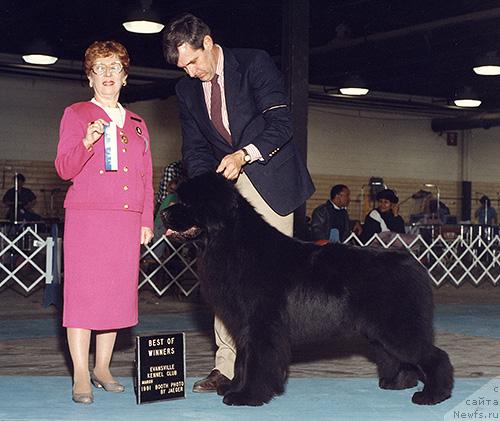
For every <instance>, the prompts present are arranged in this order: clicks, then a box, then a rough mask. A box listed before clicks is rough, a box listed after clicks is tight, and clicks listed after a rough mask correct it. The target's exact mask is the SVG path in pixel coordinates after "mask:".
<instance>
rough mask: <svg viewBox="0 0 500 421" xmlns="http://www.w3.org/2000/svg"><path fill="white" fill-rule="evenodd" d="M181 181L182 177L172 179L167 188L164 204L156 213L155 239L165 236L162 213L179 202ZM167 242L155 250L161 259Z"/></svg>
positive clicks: (162, 203)
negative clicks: (178, 190)
mask: <svg viewBox="0 0 500 421" xmlns="http://www.w3.org/2000/svg"><path fill="white" fill-rule="evenodd" d="M180 181H181V177H176V178H173V179H171V180H170V181H169V182H168V183H167V186H166V190H165V193H166V195H165V197H164V198H163V200H162V202H161V203H160V207H159V208H158V210H157V211H156V214H155V221H154V224H155V229H154V234H155V236H154V238H155V239H156V240H159V239H160V238H161V237H162V235H163V234H165V227H164V226H163V223H162V220H161V211H162V210H163V209H165V208H167V207H169V206H170V205H173V204H174V203H175V202H177V193H176V191H177V186H178V185H179V182H180ZM165 246H166V244H165V241H161V242H160V243H159V244H158V245H157V246H156V247H155V248H154V252H155V254H156V256H158V257H159V258H161V257H163V254H164V251H165Z"/></svg>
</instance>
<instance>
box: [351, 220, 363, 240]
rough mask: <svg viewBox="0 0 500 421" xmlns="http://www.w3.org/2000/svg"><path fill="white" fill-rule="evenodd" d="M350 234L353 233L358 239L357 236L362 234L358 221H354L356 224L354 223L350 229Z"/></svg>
mask: <svg viewBox="0 0 500 421" xmlns="http://www.w3.org/2000/svg"><path fill="white" fill-rule="evenodd" d="M352 232H353V233H354V234H356V235H357V236H358V237H359V236H360V235H361V233H362V232H363V227H362V226H361V224H360V223H359V222H358V221H356V222H355V223H354V226H353V227H352Z"/></svg>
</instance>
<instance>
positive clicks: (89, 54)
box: [83, 41, 130, 75]
mask: <svg viewBox="0 0 500 421" xmlns="http://www.w3.org/2000/svg"><path fill="white" fill-rule="evenodd" d="M113 54H116V56H117V57H118V59H119V60H120V62H121V64H122V66H123V71H124V72H125V74H126V75H128V68H129V66H130V57H129V55H128V52H127V49H126V48H125V47H124V46H123V44H120V43H119V42H118V41H95V42H93V43H92V44H91V45H90V47H89V48H87V50H86V51H85V61H84V63H83V65H84V68H85V74H87V75H89V74H90V72H91V71H92V66H93V65H94V64H95V62H96V60H97V59H99V58H104V57H109V56H111V55H113Z"/></svg>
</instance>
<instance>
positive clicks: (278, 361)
mask: <svg viewBox="0 0 500 421" xmlns="http://www.w3.org/2000/svg"><path fill="white" fill-rule="evenodd" d="M178 195H179V203H178V204H175V205H173V206H171V207H169V208H167V209H166V210H165V211H164V214H163V215H162V217H163V221H164V223H165V226H166V228H167V235H171V236H173V237H175V238H177V239H179V240H183V241H186V240H194V239H197V240H199V241H200V242H201V243H202V244H203V245H202V247H201V252H200V254H199V260H198V270H199V274H200V278H201V292H202V295H203V296H204V298H205V299H206V301H207V302H208V304H210V305H211V306H212V308H213V310H214V312H215V314H216V315H217V316H218V317H219V318H220V319H221V320H222V321H223V323H224V325H225V326H226V328H227V329H228V331H229V332H230V334H231V336H232V337H233V339H234V341H235V344H236V350H237V357H236V364H235V377H234V379H233V380H232V382H231V384H230V385H229V386H227V387H221V388H219V390H218V393H219V394H221V395H224V403H226V404H228V405H262V404H263V403H266V402H269V401H270V400H271V399H272V398H273V397H274V396H275V395H279V394H281V393H283V391H284V385H285V382H286V379H287V374H288V368H289V364H290V359H291V348H292V347H293V346H295V345H300V344H304V343H310V342H318V341H322V342H324V341H325V340H327V339H328V338H333V337H335V336H337V335H338V334H339V333H345V332H352V331H354V332H357V333H359V334H361V335H363V336H365V337H366V338H368V340H369V342H370V345H371V347H372V349H373V351H374V355H375V362H376V363H377V367H378V372H379V385H380V387H381V388H384V389H404V388H410V387H414V386H416V385H417V382H418V379H420V380H422V381H423V383H424V388H423V390H422V391H419V392H416V393H415V394H414V395H413V398H412V400H413V402H414V403H417V404H423V405H426V404H428V405H432V404H436V403H439V402H441V401H443V400H445V399H448V398H449V397H450V396H451V390H452V387H453V368H452V366H451V363H450V361H449V359H448V355H447V354H446V352H444V351H443V350H441V349H439V348H438V347H436V346H435V345H434V338H433V327H432V319H433V300H432V291H431V288H430V282H429V277H428V274H427V272H426V270H425V269H424V268H423V267H421V266H420V265H419V264H418V263H417V262H416V261H415V260H414V259H413V258H412V257H411V256H410V255H409V254H408V253H406V252H397V251H385V250H384V251H381V250H370V249H367V248H359V247H349V246H345V245H340V244H328V245H325V246H318V245H315V244H312V243H305V242H301V241H298V240H294V239H292V238H289V237H287V236H285V235H283V234H281V233H280V232H278V231H277V230H276V229H275V228H273V227H271V226H270V225H269V224H267V223H266V222H265V221H264V220H263V219H262V217H261V216H260V215H259V214H258V213H257V212H256V211H255V210H254V209H253V207H252V206H251V205H250V204H249V203H248V202H247V201H246V200H245V199H244V198H243V197H242V196H241V195H240V194H239V193H238V191H237V190H236V188H235V187H234V186H233V185H232V183H231V182H229V181H227V180H225V179H224V178H223V177H222V176H220V175H218V174H214V173H207V174H203V175H200V176H198V177H195V178H193V179H191V180H188V181H187V182H186V183H184V184H182V185H181V186H180V187H179V190H178Z"/></svg>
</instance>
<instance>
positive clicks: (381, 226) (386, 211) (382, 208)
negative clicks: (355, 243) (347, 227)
mask: <svg viewBox="0 0 500 421" xmlns="http://www.w3.org/2000/svg"><path fill="white" fill-rule="evenodd" d="M377 200H378V207H377V208H376V209H373V210H372V211H371V212H370V213H369V214H368V215H367V216H366V218H365V223H364V225H363V233H362V236H361V241H363V243H366V242H367V241H368V240H369V239H370V238H371V237H372V236H373V234H378V233H381V232H388V231H391V232H395V233H399V234H404V232H405V222H404V220H403V218H402V217H401V216H400V215H399V205H398V202H399V199H398V197H397V196H396V194H395V193H394V191H393V190H391V189H385V190H382V191H380V192H378V194H377Z"/></svg>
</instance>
